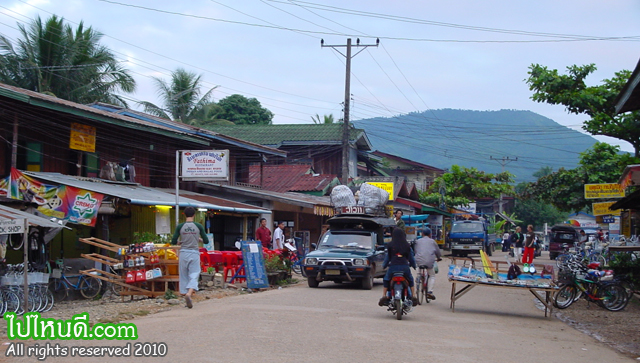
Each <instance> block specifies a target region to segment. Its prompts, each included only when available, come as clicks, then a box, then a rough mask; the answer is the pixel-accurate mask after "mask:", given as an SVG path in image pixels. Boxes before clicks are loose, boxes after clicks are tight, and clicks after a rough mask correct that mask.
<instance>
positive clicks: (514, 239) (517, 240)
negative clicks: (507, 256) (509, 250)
mask: <svg viewBox="0 0 640 363" xmlns="http://www.w3.org/2000/svg"><path fill="white" fill-rule="evenodd" d="M511 244H512V245H513V257H514V258H515V259H516V262H521V261H520V258H521V257H522V246H523V244H524V235H523V234H522V228H520V226H518V227H516V233H514V234H512V235H511Z"/></svg>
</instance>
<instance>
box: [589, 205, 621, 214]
mask: <svg viewBox="0 0 640 363" xmlns="http://www.w3.org/2000/svg"><path fill="white" fill-rule="evenodd" d="M613 203H615V202H604V203H593V204H592V205H591V207H592V208H593V215H594V216H605V215H609V214H610V215H614V216H619V215H620V209H616V210H611V209H609V207H611V206H612V205H613Z"/></svg>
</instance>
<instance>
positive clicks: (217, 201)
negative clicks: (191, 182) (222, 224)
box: [162, 189, 271, 214]
mask: <svg viewBox="0 0 640 363" xmlns="http://www.w3.org/2000/svg"><path fill="white" fill-rule="evenodd" d="M162 191H165V192H167V193H169V192H170V191H169V189H163V190H162ZM180 195H181V196H182V195H184V196H186V197H187V198H189V199H195V200H198V201H200V202H204V203H208V204H211V205H216V206H217V207H216V208H211V209H217V210H220V211H223V212H236V213H255V214H271V211H270V210H268V209H265V208H260V207H256V206H253V205H251V204H245V203H240V202H236V201H233V200H227V199H222V198H218V197H215V196H213V195H207V194H200V193H196V192H190V191H184V190H181V191H180Z"/></svg>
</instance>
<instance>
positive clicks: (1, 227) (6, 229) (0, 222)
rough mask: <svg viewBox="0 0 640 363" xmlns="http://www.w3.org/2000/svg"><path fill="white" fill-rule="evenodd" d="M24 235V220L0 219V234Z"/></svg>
mask: <svg viewBox="0 0 640 363" xmlns="http://www.w3.org/2000/svg"><path fill="white" fill-rule="evenodd" d="M16 233H24V218H22V219H0V234H16Z"/></svg>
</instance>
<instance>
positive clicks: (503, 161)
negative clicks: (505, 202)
mask: <svg viewBox="0 0 640 363" xmlns="http://www.w3.org/2000/svg"><path fill="white" fill-rule="evenodd" d="M489 158H490V159H491V160H496V161H497V162H498V163H500V165H502V172H503V173H504V166H505V165H507V164H509V163H510V162H512V161H518V158H515V159H511V158H509V157H508V156H503V157H502V159H497V158H494V157H493V156H490V157H489ZM499 203H500V205H499V206H498V209H499V211H500V213H502V193H500V202H499Z"/></svg>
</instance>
